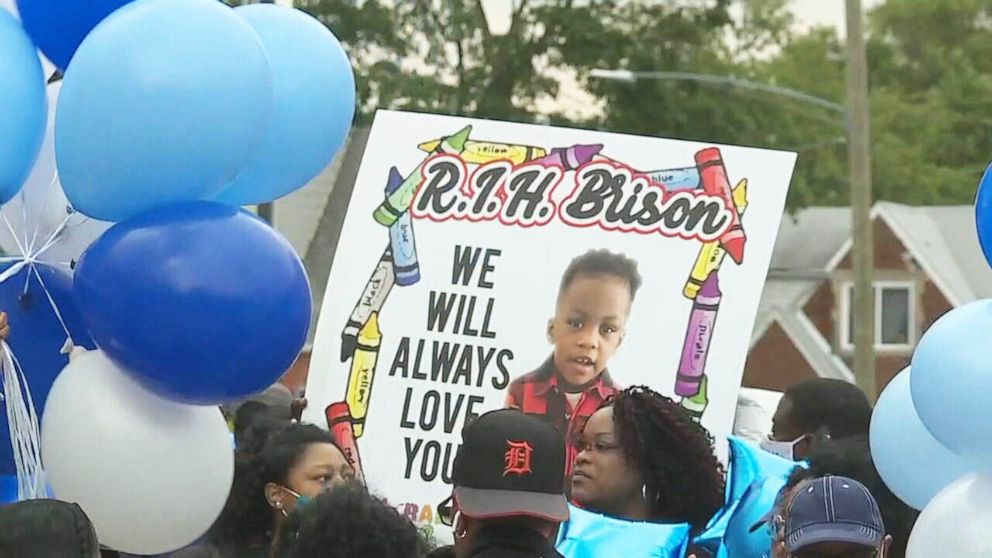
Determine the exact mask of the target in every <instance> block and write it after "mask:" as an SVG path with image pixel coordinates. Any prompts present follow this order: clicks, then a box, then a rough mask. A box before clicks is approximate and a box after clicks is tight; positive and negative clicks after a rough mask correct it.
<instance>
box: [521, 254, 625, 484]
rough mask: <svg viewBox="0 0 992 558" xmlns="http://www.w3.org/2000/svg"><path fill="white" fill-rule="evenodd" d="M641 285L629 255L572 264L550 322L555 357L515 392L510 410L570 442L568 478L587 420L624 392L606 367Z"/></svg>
mask: <svg viewBox="0 0 992 558" xmlns="http://www.w3.org/2000/svg"><path fill="white" fill-rule="evenodd" d="M640 286H641V276H640V274H639V273H638V272H637V262H635V261H634V260H632V259H630V258H627V257H626V256H624V255H623V254H614V253H612V252H610V251H608V250H591V251H589V252H586V253H585V254H583V255H581V256H579V257H577V258H575V259H574V260H572V262H571V263H569V265H568V267H567V268H566V269H565V273H564V274H563V275H562V278H561V286H560V287H559V289H558V300H557V303H556V305H555V315H554V317H553V318H551V319H550V320H548V340H549V341H550V342H551V343H552V344H553V345H554V353H552V355H551V356H550V357H549V358H548V360H547V361H545V362H544V364H542V365H541V366H540V367H539V368H538V369H537V370H534V371H533V372H531V373H529V374H526V375H524V376H521V377H519V378H517V379H516V380H514V381H513V382H512V383H510V387H509V388H508V392H507V398H506V405H507V407H512V408H514V409H519V410H521V411H523V412H524V413H529V414H536V415H543V416H544V417H545V418H547V419H548V420H549V421H551V423H552V424H554V425H555V427H556V428H558V430H559V431H560V432H561V433H562V435H563V436H564V437H565V444H566V449H567V455H566V458H567V459H566V463H565V473H566V475H567V474H571V471H572V463H573V462H574V460H575V456H576V455H578V443H579V437H580V435H581V433H582V429H583V427H584V426H585V423H586V420H588V419H589V417H590V416H592V414H593V413H594V412H596V410H597V409H599V407H600V405H602V403H603V402H604V401H606V399H607V398H609V397H610V396H611V395H613V394H615V393H617V391H618V388H617V387H616V386H615V385H614V384H613V379H612V378H611V377H610V374H609V372H608V371H607V370H606V364H607V362H609V360H610V357H612V356H613V353H615V352H616V350H617V348H619V347H620V344H621V343H622V342H623V338H624V335H625V326H626V323H627V318H628V317H629V316H630V308H631V304H632V303H633V301H634V295H635V294H636V293H637V289H638V288H639V287H640Z"/></svg>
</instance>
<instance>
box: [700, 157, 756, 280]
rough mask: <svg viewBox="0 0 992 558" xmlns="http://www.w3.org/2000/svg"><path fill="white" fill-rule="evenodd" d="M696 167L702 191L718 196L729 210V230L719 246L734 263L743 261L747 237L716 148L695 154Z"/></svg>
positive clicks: (721, 159)
mask: <svg viewBox="0 0 992 558" xmlns="http://www.w3.org/2000/svg"><path fill="white" fill-rule="evenodd" d="M696 167H697V168H699V182H700V183H701V184H702V186H703V191H704V192H706V193H707V194H709V195H711V196H720V197H721V198H723V201H724V203H726V204H727V209H729V210H730V215H731V217H730V228H729V229H727V232H725V233H723V236H721V237H720V246H723V249H724V250H726V251H727V253H728V254H730V257H731V258H733V260H734V261H735V262H737V263H738V264H740V263H741V262H743V261H744V243H745V242H747V235H746V234H745V233H744V226H743V225H741V216H740V213H738V212H737V205H736V204H735V203H734V194H733V191H732V190H731V187H730V180H729V179H728V178H727V169H726V168H724V166H723V157H722V156H721V155H720V150H719V149H718V148H716V147H710V148H707V149H703V150H702V151H700V152H698V153H696Z"/></svg>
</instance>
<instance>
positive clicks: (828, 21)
mask: <svg viewBox="0 0 992 558" xmlns="http://www.w3.org/2000/svg"><path fill="white" fill-rule="evenodd" d="M881 2H882V0H862V1H861V6H862V8H863V9H864V10H868V9H870V8H872V7H874V6H876V5H878V4H880V3H881ZM845 4H846V2H845V1H844V0H790V1H789V8H790V9H791V10H792V13H793V14H795V16H796V20H797V23H798V24H799V26H800V28H803V29H808V28H810V27H816V26H818V25H831V26H833V27H835V28H836V29H837V30H838V32H839V33H840V36H841V37H843V36H844V25H845V23H844V17H845V16H844V14H845V12H844V5H845Z"/></svg>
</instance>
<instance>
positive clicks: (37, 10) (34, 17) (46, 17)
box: [17, 0, 131, 70]
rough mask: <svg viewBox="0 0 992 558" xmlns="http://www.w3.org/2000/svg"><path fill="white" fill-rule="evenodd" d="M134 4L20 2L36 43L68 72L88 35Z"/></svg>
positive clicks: (117, 0) (109, 0)
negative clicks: (105, 19)
mask: <svg viewBox="0 0 992 558" xmlns="http://www.w3.org/2000/svg"><path fill="white" fill-rule="evenodd" d="M130 1H131V0H17V11H18V13H20V15H21V21H23V22H24V27H25V29H27V31H28V34H30V35H31V38H32V39H34V43H35V44H36V45H38V48H40V49H41V51H42V52H44V53H45V56H47V57H48V59H49V60H51V61H52V63H54V64H55V65H56V66H58V67H59V68H62V69H63V70H64V69H65V68H66V67H68V66H69V61H70V60H71V59H72V55H73V54H74V53H75V52H76V49H77V48H79V43H81V42H83V39H85V38H86V35H87V34H88V33H89V32H90V31H91V30H92V29H93V28H94V27H96V25H97V24H98V23H100V22H101V21H102V20H103V18H105V17H107V16H108V15H110V13H111V12H113V11H114V10H116V9H117V8H120V7H121V6H123V5H124V4H127V3H128V2H130Z"/></svg>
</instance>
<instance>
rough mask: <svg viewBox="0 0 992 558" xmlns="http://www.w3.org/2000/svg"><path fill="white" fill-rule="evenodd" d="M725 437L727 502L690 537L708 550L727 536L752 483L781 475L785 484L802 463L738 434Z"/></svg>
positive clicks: (717, 545) (715, 546) (713, 548)
mask: <svg viewBox="0 0 992 558" xmlns="http://www.w3.org/2000/svg"><path fill="white" fill-rule="evenodd" d="M727 441H728V443H729V446H730V463H729V469H728V472H727V488H726V497H725V501H726V503H725V504H724V507H723V508H722V509H721V510H720V511H719V512H717V514H716V515H714V516H713V519H711V520H710V522H709V524H708V525H707V526H706V529H705V530H703V532H702V533H700V534H699V535H697V536H696V538H695V539H694V540H693V542H694V543H695V544H698V545H702V546H704V547H706V548H708V549H710V550H715V549H717V548H718V547H719V546H720V544H721V543H722V541H723V540H724V538H725V537H726V536H727V530H728V529H729V528H730V523H731V521H732V520H733V518H734V516H735V514H736V513H737V508H738V507H739V506H740V505H741V502H742V501H743V499H744V496H745V495H746V494H747V493H748V492H749V491H750V490H751V485H753V484H755V482H759V481H763V480H764V479H767V478H777V479H781V482H782V484H783V485H784V484H785V481H786V480H787V479H788V478H789V475H791V474H792V471H794V470H795V468H796V467H802V466H804V465H803V464H801V463H797V462H795V461H789V460H788V459H784V458H782V457H779V456H777V455H775V454H772V453H769V452H767V451H765V450H763V449H761V448H759V447H757V446H755V445H754V444H752V443H750V442H747V441H745V440H744V439H743V438H739V437H737V436H730V437H728V438H727ZM755 521H757V520H755ZM752 524H753V523H752ZM734 536H741V535H740V534H735V535H734Z"/></svg>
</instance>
